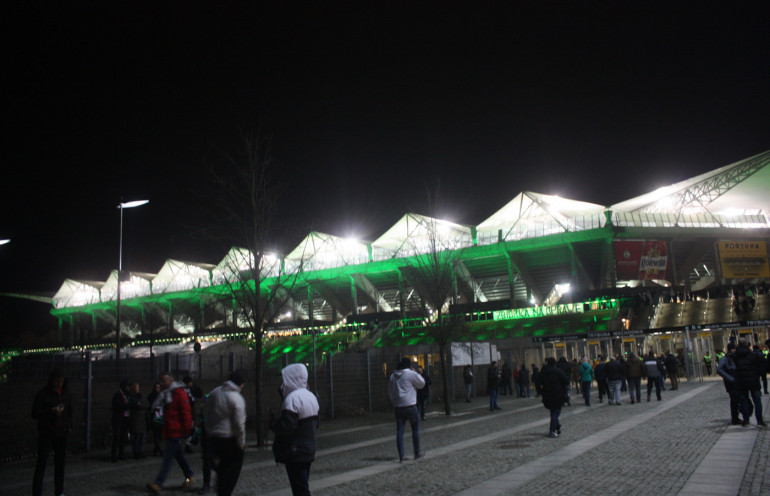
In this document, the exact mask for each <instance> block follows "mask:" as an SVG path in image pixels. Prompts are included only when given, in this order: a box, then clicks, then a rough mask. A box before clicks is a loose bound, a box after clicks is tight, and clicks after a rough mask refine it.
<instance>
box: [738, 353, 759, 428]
mask: <svg viewBox="0 0 770 496" xmlns="http://www.w3.org/2000/svg"><path fill="white" fill-rule="evenodd" d="M733 358H734V360H735V368H736V376H737V382H738V396H739V401H740V408H741V414H742V415H743V425H748V424H749V418H750V417H751V404H750V401H751V402H753V403H754V415H755V416H756V419H757V425H762V426H764V425H767V424H765V421H764V419H763V418H762V395H761V394H760V385H759V375H760V372H761V370H762V368H761V367H762V365H761V364H760V361H759V359H758V358H757V355H756V354H754V352H753V351H751V349H750V348H749V345H748V341H746V338H740V339H739V340H738V347H737V348H736V350H735V354H734V355H733ZM749 395H750V396H751V400H749Z"/></svg>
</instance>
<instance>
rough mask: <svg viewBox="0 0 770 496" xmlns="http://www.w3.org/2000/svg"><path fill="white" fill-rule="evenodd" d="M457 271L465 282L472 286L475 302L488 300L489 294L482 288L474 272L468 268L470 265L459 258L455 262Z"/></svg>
mask: <svg viewBox="0 0 770 496" xmlns="http://www.w3.org/2000/svg"><path fill="white" fill-rule="evenodd" d="M455 273H456V274H457V276H459V277H460V279H461V280H462V281H463V282H464V283H466V284H467V285H468V287H470V289H471V291H472V292H473V301H474V302H476V301H481V302H485V301H487V295H485V294H484V292H483V291H482V290H481V284H479V283H478V282H477V281H476V279H475V278H474V277H473V274H471V272H470V271H469V270H468V267H467V266H466V265H465V264H464V263H463V261H462V260H458V261H457V262H456V263H455Z"/></svg>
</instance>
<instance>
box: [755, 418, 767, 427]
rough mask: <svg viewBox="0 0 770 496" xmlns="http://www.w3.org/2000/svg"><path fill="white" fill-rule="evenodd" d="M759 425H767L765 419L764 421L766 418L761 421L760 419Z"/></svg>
mask: <svg viewBox="0 0 770 496" xmlns="http://www.w3.org/2000/svg"><path fill="white" fill-rule="evenodd" d="M757 425H761V426H762V427H767V424H766V423H765V421H764V420H761V421H759V422H758V423H757Z"/></svg>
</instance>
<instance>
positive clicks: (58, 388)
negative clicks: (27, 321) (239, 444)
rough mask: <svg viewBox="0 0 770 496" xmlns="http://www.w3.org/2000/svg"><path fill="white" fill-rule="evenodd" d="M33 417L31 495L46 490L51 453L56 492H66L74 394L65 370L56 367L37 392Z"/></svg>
mask: <svg viewBox="0 0 770 496" xmlns="http://www.w3.org/2000/svg"><path fill="white" fill-rule="evenodd" d="M32 418H33V419H35V420H37V432H38V442H37V463H36V464H35V475H34V476H33V479H32V495H33V496H40V495H41V494H42V492H43V476H44V475H45V466H46V464H47V463H48V455H49V454H50V453H51V450H53V456H54V493H55V494H64V459H65V457H66V455H67V437H68V435H69V433H70V430H71V429H72V397H71V396H70V392H69V389H68V387H67V379H66V378H65V377H64V371H63V370H61V369H54V370H53V371H51V374H50V376H49V377H48V383H47V384H46V386H45V387H44V388H42V389H41V390H39V391H38V392H37V394H35V399H34V401H33V402H32Z"/></svg>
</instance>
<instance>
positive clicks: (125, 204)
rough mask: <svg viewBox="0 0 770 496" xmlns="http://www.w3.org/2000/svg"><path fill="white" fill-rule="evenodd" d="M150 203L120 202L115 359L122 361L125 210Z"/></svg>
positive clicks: (137, 201) (146, 201)
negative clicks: (121, 294) (121, 327)
mask: <svg viewBox="0 0 770 496" xmlns="http://www.w3.org/2000/svg"><path fill="white" fill-rule="evenodd" d="M147 203H150V200H136V201H130V202H122V201H121V202H120V205H118V210H120V243H119V245H120V246H119V248H118V294H117V311H116V312H115V319H116V324H115V359H116V360H120V282H121V277H122V272H123V209H124V208H134V207H141V206H142V205H146V204H147Z"/></svg>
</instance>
